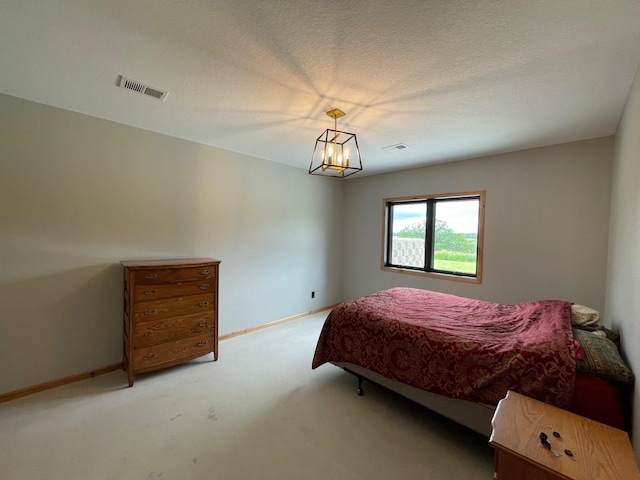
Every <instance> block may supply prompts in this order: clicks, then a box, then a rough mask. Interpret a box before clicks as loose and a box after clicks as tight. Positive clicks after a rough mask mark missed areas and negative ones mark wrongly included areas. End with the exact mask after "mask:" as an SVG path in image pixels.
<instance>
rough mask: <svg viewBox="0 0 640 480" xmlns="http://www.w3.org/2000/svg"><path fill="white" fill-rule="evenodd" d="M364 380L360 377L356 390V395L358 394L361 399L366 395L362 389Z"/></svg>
mask: <svg viewBox="0 0 640 480" xmlns="http://www.w3.org/2000/svg"><path fill="white" fill-rule="evenodd" d="M362 380H363V379H362V377H361V376H360V375H358V388H357V389H356V393H357V394H358V396H359V397H361V396H362V395H364V390H363V389H362Z"/></svg>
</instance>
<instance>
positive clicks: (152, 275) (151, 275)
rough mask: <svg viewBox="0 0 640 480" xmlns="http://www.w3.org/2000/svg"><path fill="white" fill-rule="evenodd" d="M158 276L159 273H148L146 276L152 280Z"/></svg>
mask: <svg viewBox="0 0 640 480" xmlns="http://www.w3.org/2000/svg"><path fill="white" fill-rule="evenodd" d="M157 276H158V274H157V273H147V274H146V275H145V276H144V278H146V279H147V280H151V279H152V278H156V277H157Z"/></svg>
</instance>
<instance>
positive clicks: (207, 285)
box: [200, 283, 209, 290]
mask: <svg viewBox="0 0 640 480" xmlns="http://www.w3.org/2000/svg"><path fill="white" fill-rule="evenodd" d="M208 289H209V284H208V283H203V284H202V285H200V290H208Z"/></svg>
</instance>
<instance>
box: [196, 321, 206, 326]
mask: <svg viewBox="0 0 640 480" xmlns="http://www.w3.org/2000/svg"><path fill="white" fill-rule="evenodd" d="M198 325H200V326H201V327H206V326H207V325H208V324H207V321H206V320H203V321H202V322H200V323H199V324H198Z"/></svg>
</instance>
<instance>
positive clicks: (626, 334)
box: [607, 72, 640, 460]
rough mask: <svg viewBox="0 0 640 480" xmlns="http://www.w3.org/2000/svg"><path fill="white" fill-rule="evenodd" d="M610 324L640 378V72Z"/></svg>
mask: <svg viewBox="0 0 640 480" xmlns="http://www.w3.org/2000/svg"><path fill="white" fill-rule="evenodd" d="M613 172H614V173H613V193H612V197H611V230H610V232H609V268H608V278H607V319H609V320H610V321H611V322H612V324H613V326H614V328H616V329H619V330H620V332H621V337H622V338H621V341H622V349H623V351H624V354H625V356H626V357H627V360H628V362H629V363H630V365H631V368H632V369H633V371H634V372H635V374H636V377H638V376H640V350H639V349H638V342H639V341H640V72H638V73H637V74H636V79H635V83H634V84H633V87H632V89H631V93H630V95H629V98H628V99H627V104H626V106H625V110H624V114H623V116H622V120H621V122H620V124H619V126H618V131H617V132H616V141H615V154H614V171H613ZM633 410H634V421H633V425H634V429H633V444H634V446H635V451H636V457H637V458H638V460H640V392H639V389H638V382H636V387H635V395H634V409H633Z"/></svg>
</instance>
